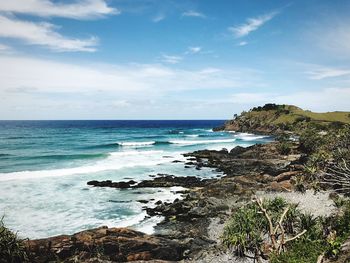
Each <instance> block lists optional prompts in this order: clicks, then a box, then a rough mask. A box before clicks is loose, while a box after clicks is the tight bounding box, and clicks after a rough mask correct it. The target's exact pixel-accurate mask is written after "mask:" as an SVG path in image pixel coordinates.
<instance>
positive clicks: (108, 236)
mask: <svg viewBox="0 0 350 263" xmlns="http://www.w3.org/2000/svg"><path fill="white" fill-rule="evenodd" d="M26 249H27V251H28V254H29V258H30V260H31V262H48V261H55V262H56V261H64V262H68V261H69V262H76V260H74V259H77V258H81V259H82V258H94V257H96V256H97V253H99V256H100V257H101V258H103V259H105V260H111V261H116V262H124V261H126V260H127V261H132V260H157V259H158V260H175V261H176V260H181V259H182V258H183V250H184V248H183V247H182V246H181V245H180V244H179V243H178V242H175V241H172V240H169V239H166V238H162V237H156V236H150V235H146V234H144V233H142V232H138V231H134V230H131V229H127V228H107V227H100V228H96V229H91V230H86V231H82V232H79V233H76V234H74V235H71V236H66V235H63V236H57V237H52V238H45V239H38V240H29V241H26ZM79 262H81V261H79Z"/></svg>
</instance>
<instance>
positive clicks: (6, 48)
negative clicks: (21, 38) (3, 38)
mask: <svg viewBox="0 0 350 263" xmlns="http://www.w3.org/2000/svg"><path fill="white" fill-rule="evenodd" d="M11 51H12V48H11V47H10V46H7V45H4V44H1V43H0V53H9V52H11Z"/></svg>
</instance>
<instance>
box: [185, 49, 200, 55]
mask: <svg viewBox="0 0 350 263" xmlns="http://www.w3.org/2000/svg"><path fill="white" fill-rule="evenodd" d="M201 50H202V47H188V50H187V52H186V53H187V54H197V53H199V52H201Z"/></svg>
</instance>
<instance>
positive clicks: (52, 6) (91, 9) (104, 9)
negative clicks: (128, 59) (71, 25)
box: [0, 0, 120, 19]
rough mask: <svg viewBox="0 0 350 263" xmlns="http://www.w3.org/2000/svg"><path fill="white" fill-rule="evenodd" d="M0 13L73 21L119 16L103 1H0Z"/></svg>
mask: <svg viewBox="0 0 350 263" xmlns="http://www.w3.org/2000/svg"><path fill="white" fill-rule="evenodd" d="M0 12H7V13H18V14H29V15H35V16H41V17H66V18H73V19H94V18H97V17H101V16H105V15H110V14H120V11H119V10H118V9H116V8H112V7H109V6H108V5H107V3H106V1H105V0H80V1H74V2H73V3H67V4H64V3H57V2H54V1H51V0H10V1H0Z"/></svg>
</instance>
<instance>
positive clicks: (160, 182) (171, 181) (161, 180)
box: [88, 174, 212, 188]
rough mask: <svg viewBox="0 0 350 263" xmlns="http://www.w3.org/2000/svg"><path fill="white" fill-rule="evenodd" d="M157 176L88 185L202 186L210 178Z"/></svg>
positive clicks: (114, 186) (95, 182)
mask: <svg viewBox="0 0 350 263" xmlns="http://www.w3.org/2000/svg"><path fill="white" fill-rule="evenodd" d="M157 176H158V177H155V178H153V179H152V180H144V181H141V182H139V183H138V184H135V183H136V182H134V181H129V182H112V181H110V180H108V181H90V182H88V185H93V186H98V187H112V188H147V187H173V186H182V187H188V188H190V187H203V186H204V185H206V184H207V183H208V182H209V181H210V180H212V179H201V178H199V177H196V176H187V177H176V176H173V175H164V174H158V175H157Z"/></svg>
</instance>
